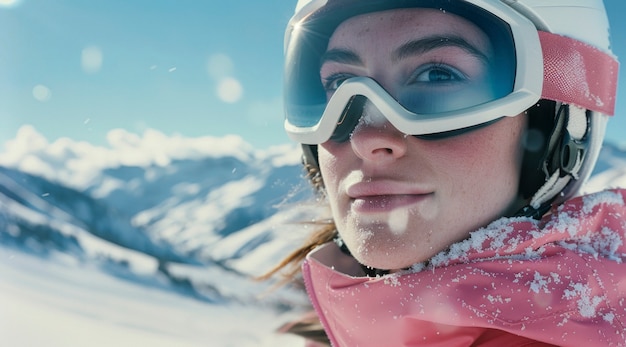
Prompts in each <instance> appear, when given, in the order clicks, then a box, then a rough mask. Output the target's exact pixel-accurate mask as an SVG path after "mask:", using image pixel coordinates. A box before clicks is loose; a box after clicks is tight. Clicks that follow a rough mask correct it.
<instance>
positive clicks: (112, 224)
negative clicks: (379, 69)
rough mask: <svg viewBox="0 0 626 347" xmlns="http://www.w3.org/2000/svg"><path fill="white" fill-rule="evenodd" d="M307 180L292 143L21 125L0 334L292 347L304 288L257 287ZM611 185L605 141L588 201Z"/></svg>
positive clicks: (285, 238)
mask: <svg viewBox="0 0 626 347" xmlns="http://www.w3.org/2000/svg"><path fill="white" fill-rule="evenodd" d="M301 176H302V169H301V165H300V158H299V151H298V149H297V147H296V146H283V147H276V148H271V149H267V150H258V149H254V148H252V147H251V146H250V145H248V144H247V143H245V142H244V141H243V140H242V139H241V138H239V137H236V136H229V137H224V138H212V137H204V138H193V139H190V138H182V137H179V136H165V135H163V134H161V133H159V132H157V131H154V130H149V131H147V132H146V133H145V134H143V135H142V136H138V135H134V134H130V133H127V132H125V131H123V130H116V131H113V132H111V133H110V135H109V146H107V147H96V146H93V145H90V144H88V143H84V142H82V143H81V142H75V141H72V140H70V139H61V140H57V141H55V142H52V143H51V142H49V141H47V140H46V139H45V138H43V137H42V136H41V135H40V134H39V133H38V132H37V131H36V130H35V129H34V128H32V127H29V126H25V127H23V128H22V129H21V130H20V132H19V133H18V134H17V136H16V138H15V139H14V140H13V141H11V142H9V143H7V144H6V145H5V150H4V152H3V153H0V242H1V243H2V245H0V259H1V261H0V298H1V299H0V300H3V301H4V302H9V303H11V304H10V305H9V306H8V309H7V310H4V311H3V313H1V314H0V336H3V337H4V336H10V338H11V339H10V340H9V341H12V342H14V344H13V345H15V346H20V345H23V346H25V345H40V343H39V342H41V341H46V342H48V343H47V345H58V346H74V345H75V346H82V345H90V346H91V345H103V346H104V345H151V346H160V345H163V346H165V345H176V346H196V345H197V346H200V345H208V346H248V345H249V346H263V345H265V344H266V345H268V346H270V345H271V346H280V345H282V344H283V343H284V345H285V346H287V345H292V343H294V342H295V343H296V345H298V344H297V342H298V341H296V340H294V339H293V338H291V339H290V338H287V337H276V336H274V335H273V334H272V333H271V332H272V331H273V330H274V329H276V328H277V327H278V326H280V325H281V324H282V323H283V322H284V321H285V320H286V319H288V318H290V317H292V316H293V315H294V314H297V312H299V311H301V310H302V309H303V307H304V306H305V305H306V298H304V296H303V294H302V292H301V290H299V289H297V288H292V287H285V288H281V289H279V290H277V291H271V290H270V289H271V288H272V283H258V282H255V281H252V280H251V277H253V276H255V275H258V274H260V273H262V272H264V271H266V270H268V269H269V268H270V267H271V266H273V265H274V264H276V262H277V261H278V260H279V259H280V258H282V257H283V256H284V255H286V254H287V253H288V252H289V251H290V250H291V249H293V247H294V246H295V245H297V244H298V243H300V242H302V239H303V238H304V237H306V234H307V232H308V231H307V230H305V229H306V228H305V227H304V226H303V225H298V222H302V221H307V220H311V219H312V218H315V217H316V216H319V215H323V214H324V213H326V211H324V210H323V209H321V208H320V207H318V206H316V205H315V203H314V202H312V201H311V195H312V194H311V191H310V188H309V187H308V185H307V183H306V182H305V181H304V180H303V179H302V177H301ZM615 186H621V187H626V150H624V149H620V148H618V147H615V146H612V145H610V144H607V145H606V147H605V149H604V150H603V152H602V154H601V156H600V159H599V163H598V165H597V169H596V171H595V172H594V175H593V177H592V179H591V180H590V181H589V183H588V184H587V186H586V190H588V191H594V190H599V189H602V188H603V187H615ZM304 201H308V202H307V203H304ZM33 317H37V319H34V318H33ZM71 326H75V327H76V328H75V329H72V328H69V327H71ZM33 329H34V330H35V331H39V332H40V334H39V335H33V334H28V333H27V332H26V331H27V330H31V331H32V330H33ZM79 331H83V332H84V331H87V332H89V333H88V334H87V333H78V332H79ZM235 335H237V336H239V337H237V338H235V337H233V336H235ZM120 341H122V342H121V344H120ZM207 341H210V342H207Z"/></svg>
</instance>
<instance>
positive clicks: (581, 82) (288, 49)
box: [285, 0, 618, 217]
mask: <svg viewBox="0 0 626 347" xmlns="http://www.w3.org/2000/svg"><path fill="white" fill-rule="evenodd" d="M411 7H419V8H421V7H424V8H434V9H439V10H442V11H446V12H450V13H454V14H456V15H459V16H462V17H464V18H466V19H468V20H470V21H472V22H473V23H474V24H476V25H477V26H479V27H480V28H481V29H483V31H485V32H486V33H487V35H488V36H489V37H490V39H491V40H492V41H495V42H496V43H497V45H494V46H496V49H498V57H499V58H500V59H498V62H497V63H495V64H494V65H495V66H494V67H493V68H494V69H497V70H496V71H497V72H498V73H497V74H496V73H494V75H498V76H501V75H502V76H504V77H498V78H497V79H498V81H497V82H495V81H494V82H493V85H490V86H489V88H492V89H498V90H502V92H498V93H495V94H494V95H491V94H490V96H489V97H487V98H486V99H484V100H480V101H475V99H472V98H469V97H468V98H466V100H464V101H463V102H461V103H460V104H459V102H458V100H455V101H454V102H450V100H446V96H445V95H441V96H439V95H438V96H437V97H439V98H441V99H442V100H440V102H438V103H435V104H436V105H437V106H432V105H431V104H428V105H425V104H426V103H422V104H420V105H419V106H415V105H413V104H411V105H410V106H409V105H407V104H403V102H402V101H398V100H395V99H393V97H391V96H390V95H389V94H388V93H387V92H386V91H385V90H384V89H383V88H382V87H380V86H379V85H378V84H377V83H376V82H375V81H373V80H371V79H369V78H362V77H357V78H352V79H349V80H347V81H346V82H344V83H343V84H342V85H341V86H340V87H339V88H338V89H337V91H336V92H335V94H333V96H332V98H330V100H327V99H326V94H325V92H324V90H323V88H322V86H321V82H320V81H319V62H320V59H321V56H322V54H323V53H324V52H325V50H326V46H327V44H328V39H329V38H330V36H331V35H332V33H333V31H334V30H335V29H336V27H337V26H338V25H339V24H340V23H341V22H343V21H344V20H346V19H348V18H350V17H353V16H356V15H359V14H364V13H368V12H376V11H383V10H388V9H395V8H411ZM576 18H584V22H585V23H584V25H581V23H580V22H579V21H577V20H574V19H576ZM285 59H286V61H285V108H286V120H285V129H286V130H287V133H288V134H289V135H290V136H291V137H292V138H293V139H294V140H295V141H298V142H300V143H302V144H303V146H302V147H303V151H304V163H305V166H306V167H307V168H309V169H312V171H313V172H314V173H315V172H317V171H318V170H317V155H316V151H317V145H318V144H320V143H322V142H324V141H327V140H328V139H331V138H334V139H337V138H339V137H341V135H342V134H339V135H337V133H338V132H340V131H344V132H345V131H352V128H351V127H352V126H349V127H348V128H347V129H339V128H340V126H339V125H338V123H339V120H340V117H346V114H349V113H350V112H353V110H352V109H353V108H354V107H355V106H354V105H358V100H359V99H360V98H365V99H367V100H368V101H370V102H372V103H373V104H375V106H376V107H378V108H379V110H381V113H383V115H384V116H385V117H386V118H387V119H388V120H389V122H391V123H392V124H393V125H394V126H395V127H396V128H398V129H399V130H400V131H403V132H405V133H407V134H410V135H415V136H419V137H425V138H429V137H433V136H435V137H439V136H452V135H454V134H457V133H459V132H462V131H464V130H466V129H473V128H475V127H478V126H482V125H485V124H490V122H493V121H496V120H497V119H499V118H501V117H503V116H515V115H517V114H519V113H521V112H524V111H525V110H526V111H527V113H528V114H529V115H530V116H529V123H530V124H529V130H536V131H534V132H533V131H528V134H529V137H528V139H527V150H526V154H525V157H524V165H523V172H522V175H521V181H522V182H520V195H521V196H522V197H523V198H525V199H526V200H528V201H529V204H528V206H527V207H525V208H524V210H523V211H521V212H520V214H523V215H529V216H535V217H538V216H540V215H542V214H543V213H544V212H545V211H546V210H547V209H548V208H549V207H550V206H551V205H552V203H554V202H561V201H563V200H566V199H568V198H570V197H572V196H573V195H575V194H577V193H578V191H579V190H580V188H581V186H582V184H583V183H584V181H585V180H586V179H587V178H588V177H589V175H590V174H591V172H592V169H593V167H594V165H595V163H596V160H597V158H598V154H599V152H600V148H601V146H602V143H603V139H604V133H605V128H606V122H607V118H608V117H607V116H608V115H612V114H613V112H614V107H615V94H616V89H617V72H618V63H617V60H616V59H615V57H614V56H613V55H612V53H611V49H610V40H609V24H608V19H607V16H606V10H605V8H604V4H603V2H602V0H500V1H496V0H299V1H298V4H297V6H296V13H295V15H294V16H293V17H292V19H291V21H290V22H289V25H288V27H287V30H286V34H285ZM494 87H497V88H494ZM471 100H474V101H471ZM414 104H415V103H414ZM451 104H454V106H450V105H451ZM441 105H445V106H441ZM547 115H549V116H547ZM357 118H358V117H357ZM533 134H534V135H538V136H536V137H533ZM337 136H339V137H337ZM314 182H317V183H320V182H321V178H320V177H319V176H317V177H314Z"/></svg>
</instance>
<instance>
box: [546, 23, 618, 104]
mask: <svg viewBox="0 0 626 347" xmlns="http://www.w3.org/2000/svg"><path fill="white" fill-rule="evenodd" d="M539 39H540V41H541V46H542V49H543V59H544V62H543V69H544V82H543V91H542V93H541V96H542V98H544V99H549V100H553V101H558V102H563V103H566V104H573V105H576V106H579V107H582V108H586V109H588V110H592V111H596V112H600V113H603V114H606V115H613V114H614V113H615V99H616V93H617V77H618V76H617V75H618V70H619V62H618V61H617V60H616V59H615V58H614V57H613V56H611V55H609V54H607V53H605V52H603V51H601V50H599V49H597V48H595V47H593V46H591V45H588V44H586V43H584V42H581V41H578V40H574V39H571V38H569V37H565V36H561V35H557V34H552V33H548V32H544V31H539Z"/></svg>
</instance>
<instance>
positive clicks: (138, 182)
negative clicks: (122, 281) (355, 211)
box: [0, 126, 311, 306]
mask: <svg viewBox="0 0 626 347" xmlns="http://www.w3.org/2000/svg"><path fill="white" fill-rule="evenodd" d="M109 143H110V146H109V147H107V148H104V147H96V146H92V145H90V144H87V143H79V142H74V141H71V140H68V139H62V140H58V141H56V142H53V143H49V142H48V141H47V140H46V139H45V138H43V137H42V136H41V135H39V134H38V133H37V131H36V130H35V129H33V128H31V127H29V126H25V127H24V128H22V129H21V130H20V132H19V133H18V134H17V137H16V138H15V140H13V141H11V142H9V143H7V145H6V151H5V153H3V154H2V155H1V156H0V165H1V166H0V241H1V242H2V244H4V245H8V246H11V247H13V248H14V249H19V250H21V251H26V252H29V253H33V254H38V255H40V256H47V255H50V254H52V253H54V254H58V253H62V254H65V255H69V256H71V257H74V258H76V259H78V260H80V261H81V262H86V263H93V264H97V265H99V266H101V267H102V269H103V270H104V271H109V272H112V273H114V274H117V275H119V274H120V273H122V272H127V273H126V274H125V275H124V276H127V277H132V278H135V279H136V280H137V279H140V280H142V281H145V280H154V281H161V282H163V281H164V279H165V282H167V283H166V285H171V286H173V287H174V288H176V289H179V290H182V291H183V292H185V293H187V294H191V295H194V296H196V297H198V298H200V299H202V300H208V301H211V302H229V301H237V302H256V300H257V299H256V295H258V294H259V292H260V291H262V289H260V288H262V286H260V285H259V284H257V283H254V282H252V281H250V279H249V278H250V277H251V276H255V275H259V274H261V273H263V272H264V271H267V270H268V269H270V268H271V266H272V265H274V264H275V263H276V262H277V261H278V260H279V259H280V257H282V256H284V255H285V254H286V253H287V252H288V251H289V250H290V249H291V248H293V246H294V244H295V243H296V242H298V241H299V240H301V239H302V238H303V237H304V236H305V234H304V232H302V233H300V234H301V235H298V233H294V232H293V231H288V229H292V230H293V229H294V226H293V224H292V223H293V222H297V221H303V220H305V219H306V218H311V217H309V216H307V214H308V215H310V214H311V209H310V208H305V207H300V208H296V207H292V206H291V204H294V203H296V202H301V201H304V200H305V199H308V198H310V197H311V191H310V189H309V187H308V186H307V184H306V182H304V181H303V180H302V168H301V165H300V158H299V152H298V150H297V148H296V147H295V146H284V147H279V148H273V149H269V150H255V149H254V148H251V147H250V146H249V145H248V144H246V143H245V142H243V141H242V140H241V139H240V138H238V137H235V136H230V137H225V138H211V137H206V138H196V139H185V138H182V137H176V136H174V137H167V136H165V135H163V134H161V133H159V132H156V131H148V132H146V133H145V134H144V135H143V137H139V136H137V135H134V134H130V133H127V132H124V131H122V130H120V131H115V132H112V133H111V134H110V136H109ZM161 284H162V283H161ZM277 297H280V300H278V299H276V300H275V301H274V302H272V305H274V306H283V305H285V304H286V303H285V302H283V301H284V293H283V294H281V296H277ZM296 299H297V298H295V297H294V300H296ZM269 301H270V302H271V299H270V300H269Z"/></svg>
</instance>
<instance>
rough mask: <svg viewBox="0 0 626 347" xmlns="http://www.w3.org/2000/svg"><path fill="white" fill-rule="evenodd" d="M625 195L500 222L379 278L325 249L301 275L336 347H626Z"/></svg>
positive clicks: (578, 202)
mask: <svg viewBox="0 0 626 347" xmlns="http://www.w3.org/2000/svg"><path fill="white" fill-rule="evenodd" d="M625 201H626V190H612V191H606V192H601V193H596V194H593V195H588V196H584V197H579V198H575V199H572V200H570V201H568V202H566V203H564V204H563V205H561V206H559V207H558V209H555V210H553V211H552V213H551V214H549V215H547V216H546V217H544V219H543V220H541V221H536V220H532V219H529V218H503V219H500V220H497V221H495V222H493V223H492V224H491V225H489V226H488V227H486V228H484V229H481V230H478V231H476V232H474V233H472V234H471V236H470V237H469V238H468V239H467V240H465V241H462V242H459V243H456V244H454V245H453V246H452V247H451V248H450V250H448V251H446V252H442V253H440V254H438V255H437V256H435V257H434V258H433V259H432V260H431V261H430V263H429V264H428V265H418V266H414V268H413V269H412V270H410V271H405V272H403V273H397V274H391V275H385V276H381V277H377V278H368V277H358V276H355V275H351V274H357V273H358V272H357V271H358V270H356V269H357V268H358V264H355V261H354V260H353V259H352V258H351V257H349V256H346V255H345V254H343V253H342V252H341V251H340V250H339V248H338V247H337V246H336V245H335V244H333V243H329V244H326V245H324V246H322V247H320V248H318V249H316V250H315V251H313V252H312V253H311V254H310V255H309V256H308V257H307V260H306V261H305V263H304V265H303V275H304V280H305V283H306V286H307V291H308V293H309V296H310V298H311V301H312V303H313V306H314V307H315V309H316V311H317V314H318V315H319V317H320V320H321V321H322V324H323V325H324V327H325V330H326V332H327V333H328V335H329V337H330V340H331V341H332V343H333V346H335V347H339V346H341V347H365V346H372V347H396V346H445V347H450V346H470V345H471V346H498V347H501V346H547V345H558V346H603V347H606V346H626V327H625V323H626V264H624V263H623V261H624V260H626V245H625V242H624V241H625V239H626V236H625V233H626V205H625V203H624V202H625Z"/></svg>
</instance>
